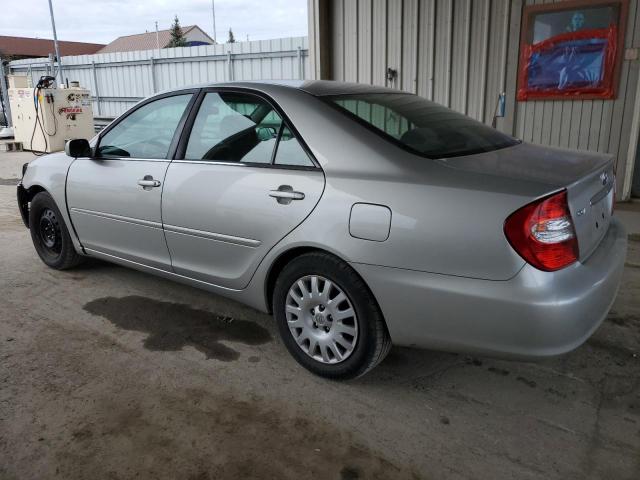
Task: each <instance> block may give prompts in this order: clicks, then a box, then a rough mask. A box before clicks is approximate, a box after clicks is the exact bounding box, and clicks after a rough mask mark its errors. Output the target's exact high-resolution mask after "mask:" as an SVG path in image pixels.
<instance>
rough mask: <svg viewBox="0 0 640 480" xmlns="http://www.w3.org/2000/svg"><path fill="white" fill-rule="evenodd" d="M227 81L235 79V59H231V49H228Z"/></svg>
mask: <svg viewBox="0 0 640 480" xmlns="http://www.w3.org/2000/svg"><path fill="white" fill-rule="evenodd" d="M227 81H229V82H232V81H233V60H232V59H231V50H227Z"/></svg>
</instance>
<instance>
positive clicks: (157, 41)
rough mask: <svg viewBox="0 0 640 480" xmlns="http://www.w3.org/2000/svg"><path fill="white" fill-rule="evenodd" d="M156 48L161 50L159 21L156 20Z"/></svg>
mask: <svg viewBox="0 0 640 480" xmlns="http://www.w3.org/2000/svg"><path fill="white" fill-rule="evenodd" d="M156 48H157V49H158V50H160V34H159V33H158V21H157V20H156Z"/></svg>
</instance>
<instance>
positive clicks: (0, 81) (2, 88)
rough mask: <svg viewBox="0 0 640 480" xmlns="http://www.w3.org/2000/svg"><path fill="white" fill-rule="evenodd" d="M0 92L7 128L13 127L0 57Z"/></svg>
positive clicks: (0, 58)
mask: <svg viewBox="0 0 640 480" xmlns="http://www.w3.org/2000/svg"><path fill="white" fill-rule="evenodd" d="M0 92H1V93H2V104H3V105H4V113H5V117H7V127H12V126H13V121H12V119H11V105H9V94H8V92H7V83H6V78H5V76H4V63H3V61H2V57H0Z"/></svg>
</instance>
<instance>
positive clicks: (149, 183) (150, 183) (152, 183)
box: [138, 175, 160, 190]
mask: <svg viewBox="0 0 640 480" xmlns="http://www.w3.org/2000/svg"><path fill="white" fill-rule="evenodd" d="M138 185H140V186H141V187H142V188H143V189H144V190H151V189H152V188H155V187H159V186H160V180H154V179H153V177H152V176H151V175H145V176H144V178H142V179H140V180H138Z"/></svg>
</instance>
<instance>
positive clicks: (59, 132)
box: [8, 76, 95, 153]
mask: <svg viewBox="0 0 640 480" xmlns="http://www.w3.org/2000/svg"><path fill="white" fill-rule="evenodd" d="M9 84H10V88H9V92H8V93H9V103H10V105H11V116H12V119H13V129H14V138H15V141H16V142H22V148H23V149H25V150H32V151H36V152H47V153H50V152H58V151H60V150H64V145H65V142H66V141H67V140H69V139H72V138H85V139H87V140H89V139H91V138H93V137H94V136H95V130H94V126H93V109H92V106H91V93H90V92H89V90H87V89H84V88H80V87H78V86H71V87H69V88H62V87H58V88H55V86H54V87H53V88H41V89H39V90H36V91H35V95H37V110H36V101H35V100H34V88H33V87H29V85H28V83H27V77H25V76H22V77H19V76H15V77H13V78H9ZM36 111H37V116H36ZM38 120H39V122H38Z"/></svg>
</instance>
